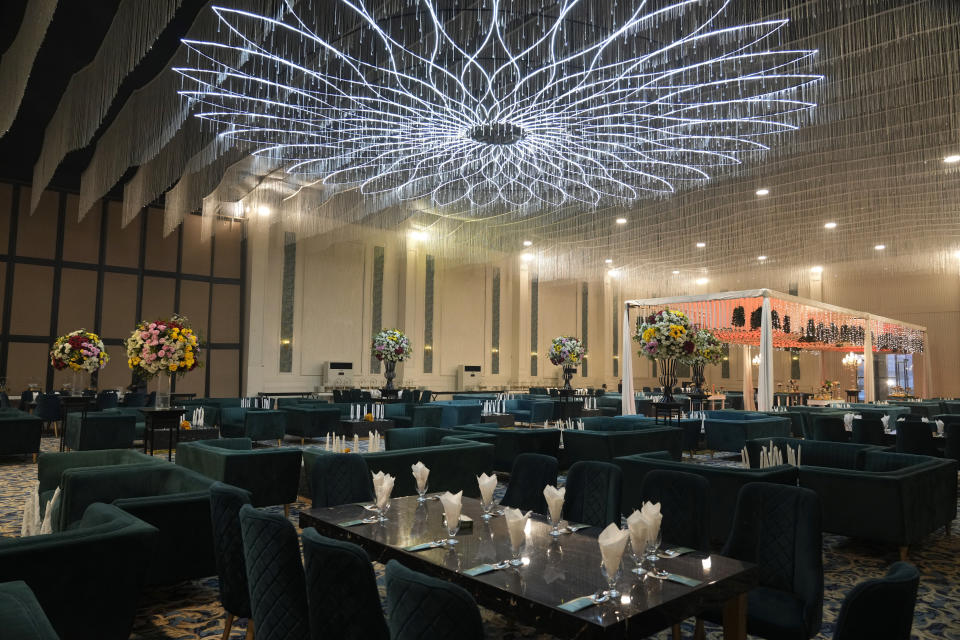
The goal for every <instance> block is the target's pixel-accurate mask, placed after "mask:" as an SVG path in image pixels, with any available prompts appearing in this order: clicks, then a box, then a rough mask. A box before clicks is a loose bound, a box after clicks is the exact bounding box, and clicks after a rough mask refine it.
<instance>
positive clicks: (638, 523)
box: [627, 510, 650, 556]
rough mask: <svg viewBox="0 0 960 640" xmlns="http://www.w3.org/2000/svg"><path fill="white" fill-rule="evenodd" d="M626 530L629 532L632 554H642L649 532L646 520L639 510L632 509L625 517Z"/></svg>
mask: <svg viewBox="0 0 960 640" xmlns="http://www.w3.org/2000/svg"><path fill="white" fill-rule="evenodd" d="M627 531H629V532H630V547H631V548H632V549H633V553H634V555H638V556H642V555H643V550H644V549H646V548H647V540H649V539H650V534H649V533H647V522H646V520H644V518H643V515H642V514H641V513H640V512H639V511H636V510H634V512H633V513H631V514H630V517H628V518H627Z"/></svg>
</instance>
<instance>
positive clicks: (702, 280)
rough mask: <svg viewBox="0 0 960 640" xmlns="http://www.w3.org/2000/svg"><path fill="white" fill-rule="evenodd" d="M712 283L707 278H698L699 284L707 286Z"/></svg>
mask: <svg viewBox="0 0 960 640" xmlns="http://www.w3.org/2000/svg"><path fill="white" fill-rule="evenodd" d="M708 282H710V280H708V279H707V278H697V284H707V283H708Z"/></svg>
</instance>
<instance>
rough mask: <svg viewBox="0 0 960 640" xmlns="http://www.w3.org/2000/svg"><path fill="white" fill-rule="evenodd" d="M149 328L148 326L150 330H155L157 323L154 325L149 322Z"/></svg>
mask: <svg viewBox="0 0 960 640" xmlns="http://www.w3.org/2000/svg"><path fill="white" fill-rule="evenodd" d="M149 326H150V328H151V329H154V328H156V326H157V323H156V322H151V323H150V325H149Z"/></svg>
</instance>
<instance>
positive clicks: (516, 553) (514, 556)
mask: <svg viewBox="0 0 960 640" xmlns="http://www.w3.org/2000/svg"><path fill="white" fill-rule="evenodd" d="M521 549H523V540H521V541H520V542H518V543H517V544H516V545H514V544H513V540H512V539H511V540H510V554H511V557H510V566H511V567H519V566H520V565H522V564H523V559H521V558H520V551H521Z"/></svg>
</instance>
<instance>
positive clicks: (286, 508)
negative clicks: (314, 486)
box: [283, 504, 290, 519]
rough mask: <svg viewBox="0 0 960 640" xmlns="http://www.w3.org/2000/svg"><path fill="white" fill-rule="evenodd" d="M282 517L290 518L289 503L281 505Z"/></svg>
mask: <svg viewBox="0 0 960 640" xmlns="http://www.w3.org/2000/svg"><path fill="white" fill-rule="evenodd" d="M283 517H284V518H288V519H289V518H290V505H289V504H285V505H283Z"/></svg>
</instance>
